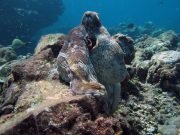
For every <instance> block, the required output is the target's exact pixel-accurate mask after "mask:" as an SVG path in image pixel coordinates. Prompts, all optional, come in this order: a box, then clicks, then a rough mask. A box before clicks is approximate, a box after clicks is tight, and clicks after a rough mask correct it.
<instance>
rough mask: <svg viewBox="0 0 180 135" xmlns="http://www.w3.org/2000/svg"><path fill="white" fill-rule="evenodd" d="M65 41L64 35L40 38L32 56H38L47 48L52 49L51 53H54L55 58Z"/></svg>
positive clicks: (50, 35)
mask: <svg viewBox="0 0 180 135" xmlns="http://www.w3.org/2000/svg"><path fill="white" fill-rule="evenodd" d="M65 40H66V36H65V35H64V34H48V35H45V36H42V37H41V39H40V41H39V43H38V44H37V46H36V48H35V52H34V54H38V53H40V52H41V51H43V50H45V49H47V48H52V49H54V50H53V52H56V54H55V55H56V56H55V57H57V55H58V54H59V51H60V49H61V47H62V45H63V44H64V42H65Z"/></svg>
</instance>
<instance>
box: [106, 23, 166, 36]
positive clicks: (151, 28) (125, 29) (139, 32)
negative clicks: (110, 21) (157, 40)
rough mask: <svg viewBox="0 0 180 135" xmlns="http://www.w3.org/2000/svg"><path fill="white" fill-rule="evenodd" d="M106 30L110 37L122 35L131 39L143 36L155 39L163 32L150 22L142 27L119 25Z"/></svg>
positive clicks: (129, 24)
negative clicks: (117, 34)
mask: <svg viewBox="0 0 180 135" xmlns="http://www.w3.org/2000/svg"><path fill="white" fill-rule="evenodd" d="M108 30H109V32H110V33H111V34H112V35H114V34H116V33H123V34H127V35H128V36H130V37H132V38H133V39H138V38H140V37H142V36H143V35H150V36H153V37H156V36H159V35H160V34H161V33H163V32H164V30H163V29H160V28H157V27H156V26H155V25H154V24H153V23H152V22H147V23H145V24H144V25H142V26H137V25H135V24H133V23H120V24H119V25H117V26H114V27H111V28H109V29H108Z"/></svg>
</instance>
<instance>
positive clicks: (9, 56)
mask: <svg viewBox="0 0 180 135" xmlns="http://www.w3.org/2000/svg"><path fill="white" fill-rule="evenodd" d="M16 58H17V56H16V53H15V51H14V50H13V49H12V48H11V47H2V48H1V47H0V66H1V65H3V64H5V63H7V62H9V61H11V60H14V59H16Z"/></svg>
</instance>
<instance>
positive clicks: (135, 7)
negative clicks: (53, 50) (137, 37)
mask: <svg viewBox="0 0 180 135" xmlns="http://www.w3.org/2000/svg"><path fill="white" fill-rule="evenodd" d="M64 5H65V11H64V14H63V15H62V16H61V17H60V19H59V23H57V24H56V25H57V27H73V26H76V25H78V24H79V23H80V20H81V17H82V14H83V13H84V12H85V11H87V10H91V11H96V12H98V13H99V15H100V18H101V20H102V22H103V24H104V25H105V26H113V25H117V24H119V23H121V22H127V23H135V24H144V23H145V22H147V21H152V22H153V24H155V25H157V26H159V27H165V28H167V29H173V30H175V31H177V32H180V0H89V1H87V0H64Z"/></svg>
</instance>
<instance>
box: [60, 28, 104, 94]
mask: <svg viewBox="0 0 180 135" xmlns="http://www.w3.org/2000/svg"><path fill="white" fill-rule="evenodd" d="M86 35H87V32H86V30H85V28H84V27H83V26H82V25H80V26H78V27H76V28H74V29H73V30H72V31H71V32H70V33H69V35H68V42H67V43H65V45H64V46H63V47H62V49H61V51H60V53H59V56H58V58H57V60H58V65H59V71H60V72H66V74H67V75H68V77H65V78H66V79H67V80H68V78H69V82H70V90H71V91H72V92H73V93H74V94H95V95H96V94H98V95H99V94H103V93H104V90H105V88H104V86H103V85H102V84H100V83H98V81H97V78H96V73H95V71H94V68H93V65H92V63H91V61H90V58H89V49H88V45H89V44H87V39H86ZM63 67H65V68H63ZM66 79H64V80H66Z"/></svg>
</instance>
